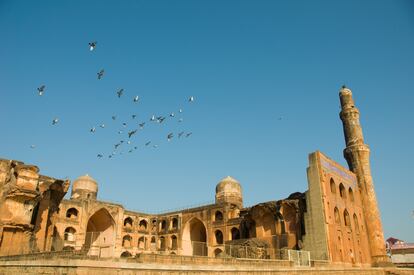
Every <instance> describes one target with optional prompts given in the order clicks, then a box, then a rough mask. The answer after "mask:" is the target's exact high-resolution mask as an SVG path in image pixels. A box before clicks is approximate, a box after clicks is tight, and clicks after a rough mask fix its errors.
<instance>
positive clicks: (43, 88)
mask: <svg viewBox="0 0 414 275" xmlns="http://www.w3.org/2000/svg"><path fill="white" fill-rule="evenodd" d="M45 88H46V86H45V85H42V86H40V87H39V88H37V91H38V93H39V96H42V95H43V93H44V91H45Z"/></svg>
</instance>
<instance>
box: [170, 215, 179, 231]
mask: <svg viewBox="0 0 414 275" xmlns="http://www.w3.org/2000/svg"><path fill="white" fill-rule="evenodd" d="M171 228H172V229H173V230H175V229H178V219H177V218H173V219H172V222H171Z"/></svg>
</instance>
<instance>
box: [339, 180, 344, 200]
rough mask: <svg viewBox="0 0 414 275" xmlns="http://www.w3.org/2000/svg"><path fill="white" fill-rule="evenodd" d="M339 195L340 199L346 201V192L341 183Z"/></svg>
mask: <svg viewBox="0 0 414 275" xmlns="http://www.w3.org/2000/svg"><path fill="white" fill-rule="evenodd" d="M339 195H340V196H341V198H343V199H346V191H345V187H344V185H343V184H342V183H341V184H339Z"/></svg>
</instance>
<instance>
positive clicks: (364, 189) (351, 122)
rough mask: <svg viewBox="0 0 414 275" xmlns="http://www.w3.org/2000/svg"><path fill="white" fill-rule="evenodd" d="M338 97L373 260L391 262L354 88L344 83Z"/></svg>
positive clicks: (349, 163) (351, 168)
mask: <svg viewBox="0 0 414 275" xmlns="http://www.w3.org/2000/svg"><path fill="white" fill-rule="evenodd" d="M339 98H340V99H341V108H342V110H341V113H340V118H341V120H342V124H343V127H344V134H345V142H346V148H345V150H344V157H345V159H346V160H347V162H348V166H349V169H350V170H351V171H352V172H354V173H355V174H356V176H357V179H358V185H359V189H360V192H361V199H362V205H363V211H364V216H365V222H366V228H367V234H368V241H369V245H370V251H371V257H372V264H373V265H375V266H378V265H381V264H383V263H387V262H389V260H388V257H387V256H386V251H385V242H384V233H383V231H382V224H381V216H380V212H379V209H378V205H377V199H376V197H375V190H374V183H373V181H372V176H371V167H370V163H369V153H370V150H369V147H368V145H367V144H365V143H364V136H363V134H362V128H361V124H360V123H359V111H358V109H357V108H356V107H355V104H354V100H353V99H352V92H351V90H350V89H348V88H346V87H345V86H342V89H341V90H340V92H339Z"/></svg>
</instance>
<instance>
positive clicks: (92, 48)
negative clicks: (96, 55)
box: [89, 41, 98, 51]
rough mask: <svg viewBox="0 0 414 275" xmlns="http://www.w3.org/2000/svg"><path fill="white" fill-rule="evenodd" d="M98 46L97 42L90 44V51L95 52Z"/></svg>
mask: <svg viewBox="0 0 414 275" xmlns="http://www.w3.org/2000/svg"><path fill="white" fill-rule="evenodd" d="M96 44H98V42H96V41H93V42H89V50H90V51H93V50H94V49H95V48H96Z"/></svg>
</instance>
